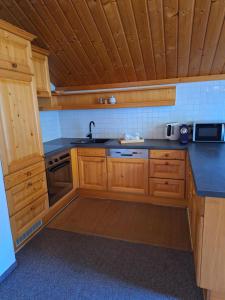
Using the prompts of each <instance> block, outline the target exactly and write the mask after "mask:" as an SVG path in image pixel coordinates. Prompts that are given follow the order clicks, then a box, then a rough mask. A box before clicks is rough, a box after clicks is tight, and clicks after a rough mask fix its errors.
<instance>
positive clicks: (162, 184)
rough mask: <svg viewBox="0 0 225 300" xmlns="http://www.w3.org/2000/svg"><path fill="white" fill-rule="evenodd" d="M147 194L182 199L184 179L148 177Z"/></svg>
mask: <svg viewBox="0 0 225 300" xmlns="http://www.w3.org/2000/svg"><path fill="white" fill-rule="evenodd" d="M149 194H150V196H151V197H159V198H162V197H163V198H171V199H184V181H183V180H175V179H161V178H150V180H149Z"/></svg>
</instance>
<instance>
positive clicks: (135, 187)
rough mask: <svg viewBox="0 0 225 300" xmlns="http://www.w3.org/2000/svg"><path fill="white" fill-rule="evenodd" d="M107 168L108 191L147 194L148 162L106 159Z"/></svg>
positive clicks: (143, 160)
mask: <svg viewBox="0 0 225 300" xmlns="http://www.w3.org/2000/svg"><path fill="white" fill-rule="evenodd" d="M107 167H108V189H109V191H114V192H125V193H135V194H143V195H147V194H148V160H146V159H138V158H137V159H133V158H132V159H131V158H130V159H129V158H107Z"/></svg>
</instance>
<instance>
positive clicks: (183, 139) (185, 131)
mask: <svg viewBox="0 0 225 300" xmlns="http://www.w3.org/2000/svg"><path fill="white" fill-rule="evenodd" d="M189 129H190V126H189V125H187V124H182V125H180V128H179V133H180V143H181V144H187V143H188V142H189Z"/></svg>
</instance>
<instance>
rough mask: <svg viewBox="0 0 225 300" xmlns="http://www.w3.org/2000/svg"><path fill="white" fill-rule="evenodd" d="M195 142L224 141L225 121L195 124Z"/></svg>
mask: <svg viewBox="0 0 225 300" xmlns="http://www.w3.org/2000/svg"><path fill="white" fill-rule="evenodd" d="M193 141H194V142H224V123H195V124H193Z"/></svg>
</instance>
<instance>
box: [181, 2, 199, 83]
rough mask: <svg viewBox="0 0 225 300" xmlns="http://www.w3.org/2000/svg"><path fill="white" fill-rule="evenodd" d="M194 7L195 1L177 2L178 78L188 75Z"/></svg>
mask: <svg viewBox="0 0 225 300" xmlns="http://www.w3.org/2000/svg"><path fill="white" fill-rule="evenodd" d="M194 5H195V0H188V1H187V0H180V1H179V31H178V77H181V76H187V75H188V68H189V59H190V50H191V37H192V24H193V18H194Z"/></svg>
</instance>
